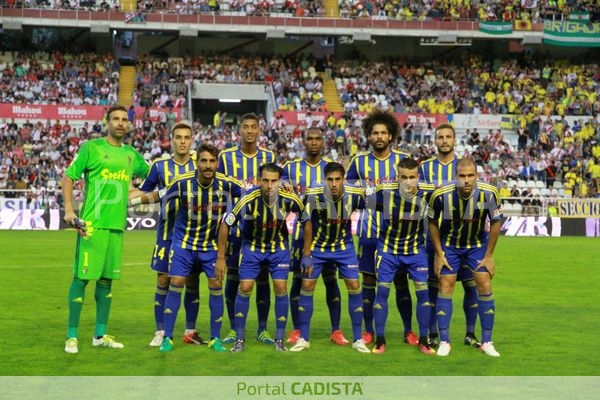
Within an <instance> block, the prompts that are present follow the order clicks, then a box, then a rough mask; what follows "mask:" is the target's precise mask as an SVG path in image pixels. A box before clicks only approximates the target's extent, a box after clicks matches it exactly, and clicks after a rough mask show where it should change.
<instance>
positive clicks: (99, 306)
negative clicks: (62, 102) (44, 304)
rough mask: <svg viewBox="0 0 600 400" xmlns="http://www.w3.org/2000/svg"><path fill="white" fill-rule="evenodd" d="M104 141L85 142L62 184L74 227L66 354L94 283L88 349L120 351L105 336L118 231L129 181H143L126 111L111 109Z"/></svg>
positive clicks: (117, 269)
mask: <svg viewBox="0 0 600 400" xmlns="http://www.w3.org/2000/svg"><path fill="white" fill-rule="evenodd" d="M106 130H107V135H106V136H105V137H102V138H99V139H94V140H90V141H88V142H86V143H84V144H83V145H82V146H81V148H80V149H79V151H78V153H77V155H76V156H75V158H74V159H73V161H72V162H71V165H69V167H68V168H67V170H66V171H65V175H64V177H63V179H62V194H63V197H64V206H65V215H64V220H65V222H67V223H68V224H70V225H72V226H74V227H76V228H77V229H78V231H79V233H80V235H79V236H77V244H76V250H75V262H74V266H73V281H72V282H71V288H70V289H69V296H68V301H69V323H68V329H67V340H66V343H65V351H66V352H67V353H71V354H74V353H78V351H79V348H78V336H79V332H78V327H79V317H80V315H81V310H82V308H83V302H84V299H85V288H86V286H87V284H88V282H89V281H90V280H95V281H96V289H95V293H94V299H95V300H96V328H95V333H94V337H93V339H92V345H93V346H94V347H107V348H114V349H120V348H123V347H124V346H123V344H122V343H119V342H117V341H115V339H114V337H112V336H109V335H107V334H106V325H107V322H108V316H109V313H110V306H111V301H112V293H111V285H112V281H113V279H119V278H120V275H121V253H122V250H123V231H124V230H125V226H126V223H127V197H128V192H129V185H130V184H131V179H132V177H133V176H139V177H142V178H143V177H145V176H146V174H147V173H148V165H147V164H146V162H145V161H144V158H143V157H142V156H141V155H140V154H139V153H138V152H137V151H135V149H134V148H133V147H131V146H129V145H125V144H123V139H124V137H125V135H126V134H127V133H128V131H129V120H128V118H127V109H126V108H125V107H123V106H119V105H115V106H112V107H111V108H109V109H108V111H107V112H106ZM80 178H83V180H84V186H85V187H84V200H83V206H82V207H81V210H80V212H79V215H80V217H79V218H78V217H77V215H76V214H75V209H74V206H73V186H74V182H76V181H77V180H79V179H80Z"/></svg>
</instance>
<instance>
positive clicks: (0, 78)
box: [0, 51, 120, 106]
mask: <svg viewBox="0 0 600 400" xmlns="http://www.w3.org/2000/svg"><path fill="white" fill-rule="evenodd" d="M119 68H120V65H119V62H118V61H117V59H116V58H115V57H113V56H112V55H110V54H106V55H99V54H96V53H81V54H68V53H67V54H62V53H61V52H59V51H56V52H52V53H34V54H30V53H16V54H13V53H12V52H5V53H4V54H2V55H0V102H2V103H24V104H68V105H102V106H105V105H112V104H114V103H116V101H117V95H118V90H119Z"/></svg>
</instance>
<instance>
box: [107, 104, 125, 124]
mask: <svg viewBox="0 0 600 400" xmlns="http://www.w3.org/2000/svg"><path fill="white" fill-rule="evenodd" d="M115 111H124V112H127V109H126V108H125V106H122V105H120V104H115V105H114V106H110V107H109V108H108V110H106V119H107V120H109V119H110V114H112V113H113V112H115Z"/></svg>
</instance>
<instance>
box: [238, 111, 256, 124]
mask: <svg viewBox="0 0 600 400" xmlns="http://www.w3.org/2000/svg"><path fill="white" fill-rule="evenodd" d="M246 120H252V121H256V123H259V122H260V118H258V115H256V114H254V113H246V114H244V115H242V116H241V117H240V124H241V123H243V122H244V121H246Z"/></svg>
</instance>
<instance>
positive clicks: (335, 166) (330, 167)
mask: <svg viewBox="0 0 600 400" xmlns="http://www.w3.org/2000/svg"><path fill="white" fill-rule="evenodd" d="M332 172H339V173H341V174H342V176H344V175H346V169H345V168H344V166H343V165H342V164H340V163H337V162H334V161H331V162H328V163H327V164H326V165H325V168H323V174H324V175H325V176H327V175H329V174H331V173H332Z"/></svg>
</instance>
